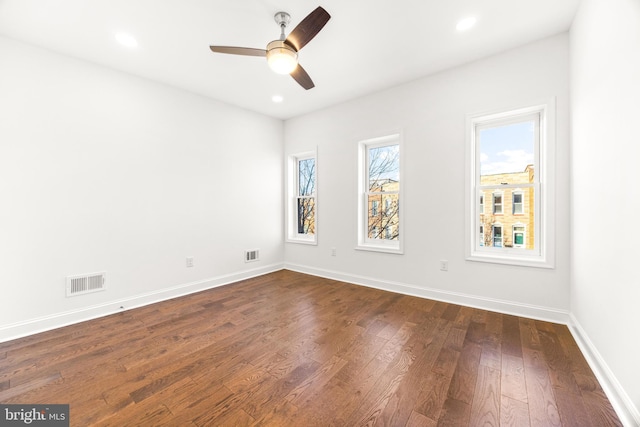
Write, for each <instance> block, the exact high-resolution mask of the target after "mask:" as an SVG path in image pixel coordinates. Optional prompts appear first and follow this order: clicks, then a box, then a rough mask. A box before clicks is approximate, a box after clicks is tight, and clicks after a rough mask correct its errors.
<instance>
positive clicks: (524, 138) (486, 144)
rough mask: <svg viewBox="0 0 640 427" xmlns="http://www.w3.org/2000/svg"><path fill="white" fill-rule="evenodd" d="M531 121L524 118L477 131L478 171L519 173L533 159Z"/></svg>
mask: <svg viewBox="0 0 640 427" xmlns="http://www.w3.org/2000/svg"><path fill="white" fill-rule="evenodd" d="M534 126H535V124H534V122H533V121H531V120H530V121H526V122H520V123H514V124H509V125H505V126H497V127H492V128H489V129H482V130H481V131H480V174H481V175H494V174H499V173H510V172H523V171H524V170H525V168H526V167H527V165H532V164H533V162H534V156H533V150H534V136H535V134H534Z"/></svg>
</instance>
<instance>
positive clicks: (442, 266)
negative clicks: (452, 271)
mask: <svg viewBox="0 0 640 427" xmlns="http://www.w3.org/2000/svg"><path fill="white" fill-rule="evenodd" d="M440 270H441V271H449V261H447V260H446V259H443V260H440Z"/></svg>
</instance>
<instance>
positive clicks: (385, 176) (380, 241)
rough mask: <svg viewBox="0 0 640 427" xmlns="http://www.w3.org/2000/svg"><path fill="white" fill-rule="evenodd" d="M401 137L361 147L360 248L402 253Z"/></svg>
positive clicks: (377, 140)
mask: <svg viewBox="0 0 640 427" xmlns="http://www.w3.org/2000/svg"><path fill="white" fill-rule="evenodd" d="M400 145H401V143H400V135H398V134H396V135H390V136H386V137H381V138H375V139H371V140H367V141H362V142H360V144H359V178H358V188H359V197H358V246H357V248H358V249H365V250H372V251H381V252H392V253H402V240H401V237H400V230H401V225H400V224H401V222H402V215H401V212H402V211H401V209H400V201H401V200H402V193H401V169H400V164H401V156H400V153H401V149H400Z"/></svg>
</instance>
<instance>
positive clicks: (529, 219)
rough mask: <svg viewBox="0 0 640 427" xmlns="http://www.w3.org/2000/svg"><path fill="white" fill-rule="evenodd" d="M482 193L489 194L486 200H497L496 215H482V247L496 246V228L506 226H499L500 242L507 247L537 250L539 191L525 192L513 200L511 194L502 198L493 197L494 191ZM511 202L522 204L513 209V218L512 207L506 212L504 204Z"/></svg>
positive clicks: (480, 221)
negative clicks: (537, 196) (536, 227)
mask: <svg viewBox="0 0 640 427" xmlns="http://www.w3.org/2000/svg"><path fill="white" fill-rule="evenodd" d="M482 191H484V192H485V193H484V197H493V200H494V211H493V212H491V211H489V212H488V213H486V212H485V213H483V212H480V213H479V215H478V224H479V226H480V235H479V241H478V246H496V242H495V240H496V239H494V237H495V233H496V231H494V224H496V223H499V224H502V226H498V227H499V229H498V231H497V233H498V234H499V236H500V242H501V245H502V246H503V247H514V246H518V247H519V248H520V249H527V250H533V249H535V247H534V246H535V239H534V235H533V230H535V217H534V212H535V210H534V206H533V201H534V194H535V189H534V188H529V189H527V190H524V192H521V193H517V194H514V195H513V196H514V197H513V198H512V196H511V195H509V194H508V193H505V195H504V196H500V195H499V194H498V195H494V194H492V191H491V190H482ZM516 196H518V197H516ZM511 199H513V200H520V203H519V204H518V205H516V204H514V205H513V214H512V213H511V212H512V210H511V207H509V206H507V208H506V210H505V209H502V207H503V204H502V202H503V201H504V200H507V201H509V200H511ZM498 202H500V203H498ZM515 214H517V216H516V215H515ZM521 224H523V225H521ZM503 228H504V229H503ZM518 234H519V235H518Z"/></svg>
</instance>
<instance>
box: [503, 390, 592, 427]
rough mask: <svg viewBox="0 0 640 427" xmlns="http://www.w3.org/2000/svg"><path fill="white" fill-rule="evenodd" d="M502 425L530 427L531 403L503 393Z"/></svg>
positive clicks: (507, 426) (506, 426) (504, 426)
mask: <svg viewBox="0 0 640 427" xmlns="http://www.w3.org/2000/svg"><path fill="white" fill-rule="evenodd" d="M500 426H501V427H529V426H530V423H529V405H528V404H526V403H524V402H522V401H519V400H516V399H512V398H510V397H507V396H505V395H504V394H503V395H502V397H501V398H500ZM585 427H586V425H585Z"/></svg>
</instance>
